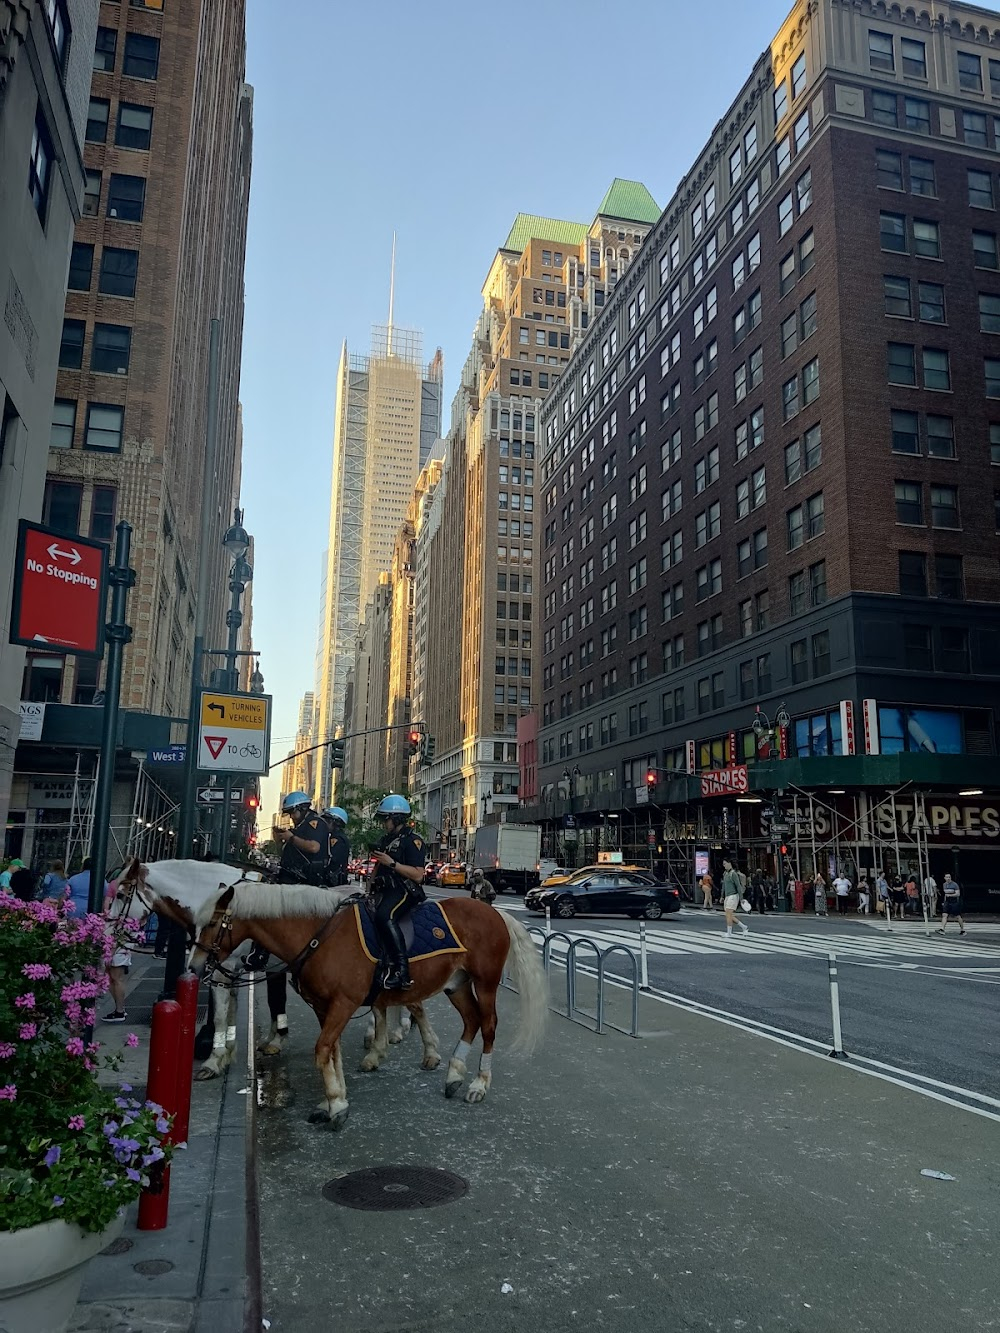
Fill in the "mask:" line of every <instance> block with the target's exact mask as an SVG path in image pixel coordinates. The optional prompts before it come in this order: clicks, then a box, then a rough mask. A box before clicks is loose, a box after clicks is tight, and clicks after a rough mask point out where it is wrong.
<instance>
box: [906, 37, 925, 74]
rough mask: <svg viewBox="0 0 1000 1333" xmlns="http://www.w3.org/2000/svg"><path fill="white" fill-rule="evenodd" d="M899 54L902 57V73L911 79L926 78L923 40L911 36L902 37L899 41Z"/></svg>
mask: <svg viewBox="0 0 1000 1333" xmlns="http://www.w3.org/2000/svg"><path fill="white" fill-rule="evenodd" d="M900 55H901V56H902V58H903V73H904V74H906V75H908V76H909V77H910V78H911V79H926V78H927V53H926V49H925V47H924V44H923V42H918V41H917V40H916V39H915V38H913V37H904V38H902V40H901V41H900Z"/></svg>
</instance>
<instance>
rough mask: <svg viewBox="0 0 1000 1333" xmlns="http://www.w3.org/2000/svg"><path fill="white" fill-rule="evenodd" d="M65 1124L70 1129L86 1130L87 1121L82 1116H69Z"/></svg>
mask: <svg viewBox="0 0 1000 1333" xmlns="http://www.w3.org/2000/svg"><path fill="white" fill-rule="evenodd" d="M66 1124H67V1125H68V1126H69V1128H70V1129H86V1127H87V1120H86V1117H85V1116H82V1115H71V1116H70V1118H69V1119H68V1120H67V1121H66Z"/></svg>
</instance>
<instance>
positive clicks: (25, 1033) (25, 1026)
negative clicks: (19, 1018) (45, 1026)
mask: <svg viewBox="0 0 1000 1333" xmlns="http://www.w3.org/2000/svg"><path fill="white" fill-rule="evenodd" d="M37 1033H38V1024H37V1023H22V1024H21V1026H20V1027H19V1028H18V1030H17V1035H18V1036H19V1037H20V1038H21V1040H22V1041H31V1039H32V1037H34V1036H36V1035H37Z"/></svg>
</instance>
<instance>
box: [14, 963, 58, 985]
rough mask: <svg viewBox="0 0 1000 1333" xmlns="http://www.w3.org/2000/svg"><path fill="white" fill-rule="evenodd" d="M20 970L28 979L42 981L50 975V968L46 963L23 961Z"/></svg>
mask: <svg viewBox="0 0 1000 1333" xmlns="http://www.w3.org/2000/svg"><path fill="white" fill-rule="evenodd" d="M21 971H22V973H23V974H24V975H25V976H26V977H27V978H28V980H29V981H44V980H45V978H46V977H50V976H51V975H52V968H51V967H50V965H49V964H48V963H25V965H24V967H22V968H21Z"/></svg>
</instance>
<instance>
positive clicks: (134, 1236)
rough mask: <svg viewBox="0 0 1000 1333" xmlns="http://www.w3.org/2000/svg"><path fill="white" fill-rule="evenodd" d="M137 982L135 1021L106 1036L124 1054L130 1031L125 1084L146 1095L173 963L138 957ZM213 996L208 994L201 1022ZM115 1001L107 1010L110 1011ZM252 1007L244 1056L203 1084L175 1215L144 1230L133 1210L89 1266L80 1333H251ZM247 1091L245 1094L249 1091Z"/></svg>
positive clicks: (177, 1169) (176, 1169) (242, 1041)
mask: <svg viewBox="0 0 1000 1333" xmlns="http://www.w3.org/2000/svg"><path fill="white" fill-rule="evenodd" d="M133 957H134V965H133V967H132V970H131V973H130V975H129V979H128V997H127V1000H126V1009H127V1012H128V1021H127V1022H126V1023H125V1024H124V1025H123V1026H121V1027H111V1026H108V1025H104V1026H102V1025H98V1039H99V1040H100V1041H101V1042H102V1043H104V1044H105V1045H106V1046H107V1047H108V1048H109V1049H112V1050H113V1049H116V1047H117V1045H118V1043H119V1041H120V1040H124V1036H125V1034H126V1033H129V1032H134V1033H136V1035H137V1036H138V1037H139V1046H138V1048H137V1049H135V1050H126V1052H125V1055H126V1062H125V1064H124V1065H123V1067H122V1070H121V1071H120V1074H119V1078H120V1079H123V1080H124V1081H126V1082H128V1083H131V1084H132V1085H133V1086H134V1087H135V1088H136V1089H137V1095H142V1094H143V1093H144V1090H145V1083H146V1069H147V1062H148V1058H149V1032H150V1022H151V1019H152V1006H153V1004H154V1003H155V1002H156V998H157V995H158V993H159V990H160V987H161V985H162V981H163V961H162V959H159V958H153V957H152V956H151V955H147V954H135V955H133ZM205 1004H206V992H205V990H204V988H203V989H202V992H201V1008H200V1010H199V1024H200V1022H201V1020H202V1018H203V1016H204V1011H205ZM109 1007H110V1006H109V1005H107V1004H105V1005H104V1006H103V1008H102V1009H100V1010H99V1012H105V1013H106V1012H107V1010H108V1008H109ZM248 1009H249V1006H248V1003H247V1000H246V997H245V996H241V997H240V1013H239V1020H238V1041H237V1049H236V1059H235V1061H234V1063H233V1064H232V1065H231V1066H230V1067H229V1069H228V1071H227V1074H226V1075H225V1076H224V1077H223V1078H221V1079H213V1080H212V1081H211V1082H207V1083H195V1084H194V1086H193V1091H192V1097H191V1123H190V1136H189V1141H188V1147H187V1149H185V1150H183V1151H178V1152H177V1153H176V1154H175V1156H174V1160H173V1165H172V1166H171V1182H170V1215H169V1220H168V1223H167V1226H166V1228H165V1230H163V1231H137V1230H136V1226H135V1219H136V1208H135V1207H133V1208H132V1209H130V1211H129V1218H128V1222H127V1224H126V1227H125V1231H124V1233H123V1235H122V1238H121V1239H120V1240H119V1241H116V1242H115V1244H114V1245H113V1246H111V1247H110V1248H111V1250H113V1251H115V1252H114V1253H108V1252H107V1251H105V1252H104V1253H103V1254H101V1255H99V1256H98V1257H97V1258H96V1259H95V1260H94V1261H93V1262H92V1263H91V1265H90V1267H89V1268H88V1269H87V1276H86V1279H85V1281H84V1286H83V1291H82V1293H81V1297H80V1302H79V1304H78V1305H77V1308H76V1313H75V1314H74V1316H73V1319H72V1320H71V1321H70V1325H69V1327H70V1330H72V1333H242V1330H243V1327H244V1306H245V1304H246V1291H245V1288H246V1286H247V1277H246V1274H247V1259H246V1250H247V1245H246V1218H247V1190H246V1174H247V1170H246V1161H247V1157H246V1141H247V1134H248V1117H250V1116H251V1115H252V1110H253V1107H252V1100H253V1099H252V1098H251V1097H249V1096H247V1095H245V1094H246V1088H247V1082H248V1078H247V1068H246V1060H247V1016H248ZM241 1092H242V1093H243V1094H244V1095H240V1094H241Z"/></svg>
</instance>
